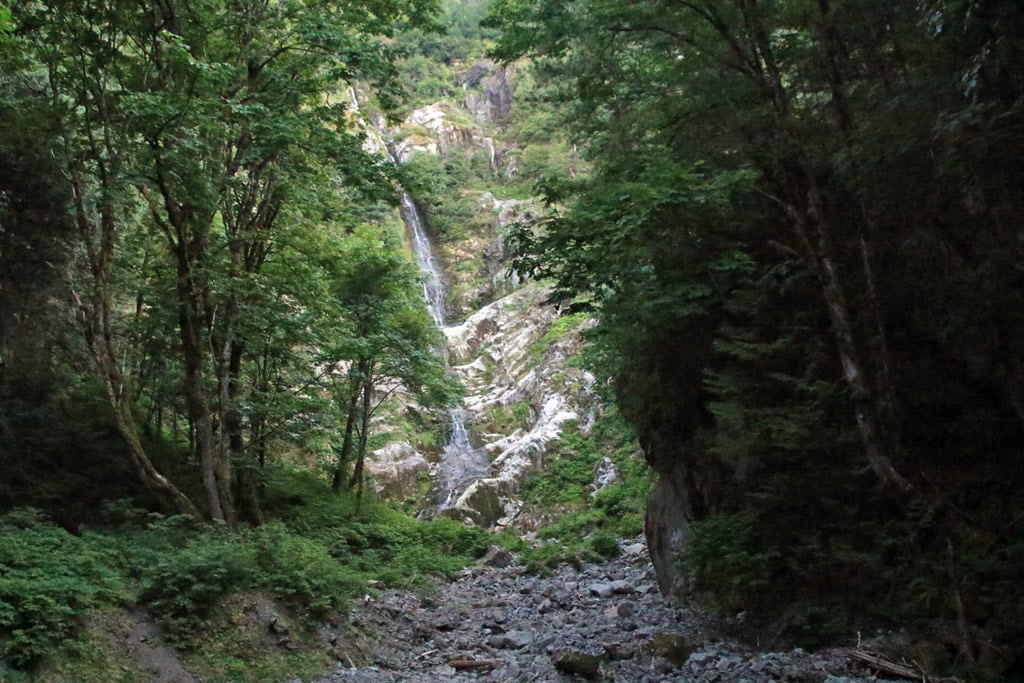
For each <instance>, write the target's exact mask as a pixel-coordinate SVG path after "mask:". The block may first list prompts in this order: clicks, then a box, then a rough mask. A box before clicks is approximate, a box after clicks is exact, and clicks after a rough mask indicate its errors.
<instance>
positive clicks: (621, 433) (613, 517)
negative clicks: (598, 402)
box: [523, 408, 653, 571]
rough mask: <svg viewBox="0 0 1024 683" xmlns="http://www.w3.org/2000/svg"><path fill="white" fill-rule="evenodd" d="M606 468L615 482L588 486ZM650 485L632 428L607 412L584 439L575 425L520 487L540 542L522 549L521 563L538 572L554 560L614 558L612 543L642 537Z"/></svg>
mask: <svg viewBox="0 0 1024 683" xmlns="http://www.w3.org/2000/svg"><path fill="white" fill-rule="evenodd" d="M609 463H611V464H612V465H613V466H614V470H615V472H616V476H615V479H614V481H612V482H611V483H610V484H608V485H607V486H605V487H603V488H600V489H598V488H597V487H596V486H595V480H596V478H597V476H598V473H599V471H601V470H607V469H608V465H609ZM652 481H653V477H652V474H651V472H650V470H649V469H648V467H647V465H646V464H645V463H644V461H643V459H642V458H641V457H640V456H639V454H638V448H637V443H636V437H635V436H634V434H633V431H632V429H631V428H630V426H629V424H628V423H627V422H626V421H625V420H624V419H623V418H622V416H621V415H619V413H618V411H616V410H615V409H614V408H608V409H606V410H605V412H604V413H602V415H601V416H600V417H598V419H597V420H596V421H595V423H594V426H593V428H592V429H591V430H590V432H589V433H584V432H583V431H581V430H580V429H579V428H578V426H576V427H574V428H570V429H568V430H567V431H566V433H565V434H563V435H562V438H561V439H560V440H559V442H558V443H557V444H555V445H554V447H553V448H552V455H551V458H550V460H549V462H547V463H546V466H545V467H544V468H543V469H542V470H541V471H540V472H539V473H538V474H535V475H534V476H532V477H530V478H529V479H527V480H526V482H525V484H524V487H523V497H524V500H525V502H526V505H527V508H528V510H529V511H530V512H531V513H533V514H534V515H537V516H539V517H540V518H541V519H543V520H545V524H544V525H543V526H542V527H541V528H540V529H539V530H538V532H537V536H538V538H539V539H541V540H542V541H543V542H542V543H540V544H538V545H535V546H533V547H530V548H527V549H525V550H524V551H523V562H524V564H525V565H526V567H527V568H528V569H529V570H531V571H544V570H546V569H548V568H550V567H552V566H554V565H557V564H559V563H561V562H569V563H573V564H581V563H583V562H586V561H594V560H600V559H607V558H611V557H615V556H616V555H618V553H619V545H618V539H620V538H629V537H633V536H636V535H637V534H639V533H641V532H642V531H643V509H644V505H645V503H646V499H647V494H648V492H649V491H650V487H651V483H652Z"/></svg>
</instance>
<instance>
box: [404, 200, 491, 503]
mask: <svg viewBox="0 0 1024 683" xmlns="http://www.w3.org/2000/svg"><path fill="white" fill-rule="evenodd" d="M401 208H402V220H403V221H405V225H406V228H407V229H408V231H409V237H410V242H411V243H412V249H413V253H414V254H415V255H416V260H417V262H418V263H419V266H420V270H422V271H423V298H424V299H425V300H426V303H427V309H428V310H429V311H430V317H431V318H433V320H434V324H435V325H437V327H438V329H440V330H443V329H444V327H445V322H446V321H445V317H446V306H445V297H446V291H445V286H444V279H443V278H442V276H441V268H440V267H439V266H438V264H437V259H436V258H435V257H434V250H433V247H432V245H431V244H430V238H429V237H428V235H427V230H426V227H425V225H424V221H423V216H422V215H421V214H420V210H419V208H418V207H417V206H416V203H415V202H414V201H413V200H412V197H410V196H409V193H408V192H403V193H402V207H401ZM445 355H446V356H447V352H446V350H445ZM449 421H450V431H449V434H448V440H447V443H446V445H445V447H444V452H443V454H442V456H441V462H440V467H439V469H440V473H439V474H440V476H439V477H438V481H437V482H436V490H437V491H438V496H437V500H438V503H439V504H440V507H442V508H444V507H448V506H450V505H452V504H453V503H454V502H455V501H456V499H457V498H458V495H459V493H460V492H461V491H462V490H464V489H465V487H466V486H467V485H469V484H470V483H471V482H472V481H473V480H475V479H479V478H481V477H484V476H486V475H487V473H488V470H489V469H490V462H489V461H488V459H487V457H486V455H485V454H484V453H483V452H482V451H481V450H480V449H477V448H474V447H473V444H472V443H471V442H470V439H469V431H468V430H467V429H466V412H465V411H464V410H462V409H460V408H453V409H452V410H451V411H450V412H449Z"/></svg>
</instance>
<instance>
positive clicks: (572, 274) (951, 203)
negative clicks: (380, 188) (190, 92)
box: [489, 0, 1024, 673]
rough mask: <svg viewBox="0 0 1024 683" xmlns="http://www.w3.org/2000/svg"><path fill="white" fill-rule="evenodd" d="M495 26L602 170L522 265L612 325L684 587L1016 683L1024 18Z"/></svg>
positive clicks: (505, 21)
mask: <svg viewBox="0 0 1024 683" xmlns="http://www.w3.org/2000/svg"><path fill="white" fill-rule="evenodd" d="M489 23H490V24H491V25H493V26H495V27H499V28H501V29H502V30H503V33H502V36H501V38H500V39H499V43H498V47H497V49H496V54H497V55H499V56H500V57H502V58H504V59H507V60H512V59H518V58H521V57H531V58H532V59H533V60H534V64H535V68H536V69H537V70H538V71H539V72H541V73H543V74H544V78H545V79H546V81H547V82H550V83H557V84H559V86H560V87H559V90H558V92H557V93H556V94H555V95H553V97H554V98H555V99H556V100H558V101H560V102H563V103H565V105H566V106H567V107H568V112H569V113H568V116H566V117H565V120H566V122H567V124H566V125H567V127H568V130H570V131H571V134H572V135H573V137H574V140H575V142H576V144H577V145H578V146H579V149H580V154H581V155H582V156H583V157H584V158H586V159H587V160H588V161H590V162H591V163H592V164H593V173H592V174H591V175H590V176H589V177H586V178H584V179H578V178H577V179H571V178H567V177H547V178H545V180H544V181H543V182H542V183H541V185H540V188H541V190H542V191H543V192H544V194H545V195H546V197H547V199H548V202H549V204H550V206H551V207H552V213H551V215H550V217H549V218H548V219H547V220H546V221H545V222H544V224H543V225H542V226H541V227H540V229H539V230H536V229H523V230H521V231H520V232H519V233H518V234H517V235H515V236H514V239H513V242H514V244H515V246H516V248H517V250H518V261H517V264H518V268H519V269H520V271H521V272H523V273H527V274H530V275H533V276H536V277H550V278H553V279H554V281H555V282H556V283H557V287H558V291H557V293H556V297H557V298H558V299H559V300H562V301H564V302H565V303H566V305H568V306H570V307H573V308H576V309H592V310H595V311H597V314H598V316H599V319H600V325H599V327H598V329H597V330H596V332H595V333H594V342H595V344H596V349H595V356H596V362H597V367H600V368H602V369H603V370H604V376H606V377H608V378H609V379H610V380H611V381H613V382H614V387H615V393H616V396H617V400H618V403H619V406H620V409H621V410H622V412H623V414H624V415H625V416H626V417H627V418H628V419H629V420H630V421H631V422H632V423H633V425H634V426H635V427H636V429H637V431H638V435H639V437H640V440H641V443H642V445H643V447H644V449H645V453H646V457H647V460H648V462H649V463H650V464H651V465H652V466H653V467H654V468H655V469H656V470H657V471H658V472H659V473H660V475H661V477H660V481H659V484H658V486H657V488H656V491H655V494H654V498H653V499H652V505H656V506H657V507H656V508H649V509H648V525H649V529H648V533H649V538H650V533H651V528H650V527H651V525H652V522H653V523H654V525H655V526H657V524H658V523H659V522H661V523H662V526H663V527H664V526H666V525H667V527H668V530H667V531H665V534H666V538H667V537H668V536H670V535H671V534H670V533H669V532H671V531H675V532H678V533H677V534H676V536H675V538H676V542H675V545H674V546H673V548H672V552H679V553H680V555H679V558H678V560H677V561H676V562H675V564H674V566H671V565H672V563H671V562H669V565H670V566H668V567H667V568H664V570H663V573H671V574H672V575H673V576H672V581H673V582H674V586H673V587H674V588H675V589H676V590H678V591H680V592H682V593H684V594H687V595H689V596H691V597H693V598H698V599H700V598H703V599H705V600H706V601H708V602H710V603H711V604H715V605H718V606H719V607H721V608H723V609H725V610H727V611H736V610H741V609H742V610H748V611H749V613H750V615H755V614H756V615H757V618H758V619H760V620H761V621H760V626H759V628H762V629H766V631H763V632H769V631H771V629H772V628H781V629H783V630H784V631H786V632H788V633H790V634H792V635H796V636H798V637H799V636H801V635H802V636H803V637H805V638H807V639H808V640H809V641H813V640H817V639H820V638H821V637H822V636H825V635H826V634H829V633H831V634H834V635H839V634H844V633H845V634H847V635H848V634H849V633H851V632H852V631H853V630H854V628H855V627H856V625H857V624H861V623H871V622H872V621H874V622H875V623H879V622H880V623H887V624H889V625H891V626H893V627H898V626H917V627H924V628H925V630H928V631H929V632H930V633H931V635H932V636H933V637H934V639H935V640H936V641H937V642H939V643H941V644H942V647H941V648H939V652H938V653H933V656H934V657H936V658H938V659H939V660H941V661H942V662H944V663H945V664H946V665H950V664H957V665H964V666H970V665H975V664H981V665H983V666H985V667H987V668H989V669H990V670H993V671H1002V670H1005V669H1007V668H1008V667H1010V668H1014V669H1015V670H1016V671H1017V672H1018V673H1019V672H1020V670H1021V666H1022V660H1021V650H1020V643H1021V642H1024V632H1022V631H1021V630H1020V629H1021V626H1020V625H1021V624H1022V623H1024V619H1022V617H1024V614H1022V612H1021V609H1022V605H1024V600H1022V599H1021V598H1022V596H1021V588H1020V587H1021V585H1024V584H1022V581H1021V579H1022V576H1021V568H1022V567H1024V555H1022V553H1024V518H1022V516H1021V514H1020V510H1021V509H1022V502H1024V501H1022V498H1021V484H1022V479H1024V462H1022V460H1021V454H1020V444H1021V443H1022V437H1024V431H1022V430H1024V410H1022V408H1024V402H1022V400H1024V383H1022V382H1024V374H1022V368H1024V366H1022V352H1024V347H1022V339H1024V338H1022V333H1024V328H1022V324H1024V318H1022V312H1024V307H1022V303H1024V302H1022V295H1024V289H1022V284H1024V280H1022V270H1021V244H1022V234H1021V232H1020V225H1021V216H1022V215H1024V192H1021V188H1024V155H1022V153H1021V151H1022V149H1024V147H1022V144H1024V118H1022V113H1024V110H1022V107H1024V70H1022V64H1024V60H1022V57H1024V55H1022V49H1024V13H1022V12H1021V10H1020V7H1019V6H1018V4H1017V3H1014V2H1001V1H999V0H993V1H991V2H989V1H984V0H983V1H979V2H973V1H970V2H956V1H950V2H947V1H945V0H936V1H935V2H924V3H912V2H895V3H890V2H875V1H873V0H855V1H851V2H837V1H830V0H819V1H816V2H804V1H799V0H797V1H793V2H789V1H785V2H773V3H758V2H748V1H746V0H736V1H734V2H732V1H723V2H719V1H711V0H694V1H692V2H690V1H687V2H659V1H655V0H651V1H645V2H631V3H607V2H600V1H595V0H590V1H588V0H580V1H577V2H567V3H563V2H546V1H544V0H497V1H496V2H495V3H494V5H493V6H492V10H491V18H490V20H489ZM652 515H653V519H652ZM659 516H660V517H661V518H662V519H658V518H659ZM667 518H671V519H670V520H668V521H666V519H667ZM680 538H682V539H683V540H681V541H679V539H680ZM826 637H827V636H826Z"/></svg>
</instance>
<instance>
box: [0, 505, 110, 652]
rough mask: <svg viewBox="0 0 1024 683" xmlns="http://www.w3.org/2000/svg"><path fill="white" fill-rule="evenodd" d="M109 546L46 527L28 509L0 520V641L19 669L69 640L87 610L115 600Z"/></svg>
mask: <svg viewBox="0 0 1024 683" xmlns="http://www.w3.org/2000/svg"><path fill="white" fill-rule="evenodd" d="M113 553H114V548H113V546H112V545H111V544H110V543H109V542H108V541H107V539H105V538H103V537H100V536H96V535H92V534H89V535H83V536H82V537H76V536H72V535H70V534H68V533H67V532H66V531H64V530H63V529H60V528H57V527H54V526H48V525H44V522H43V520H42V518H41V517H39V516H38V515H37V514H35V513H32V512H31V511H18V512H15V513H12V514H10V515H7V516H5V517H4V518H0V641H2V642H3V649H2V650H0V654H2V655H3V657H4V659H6V660H7V661H9V662H11V663H12V664H14V665H15V666H18V667H27V666H31V665H32V664H34V663H35V662H36V661H37V660H38V659H39V658H41V657H42V656H44V655H46V654H49V653H52V652H54V651H55V650H57V649H59V648H61V647H63V646H65V645H66V644H68V643H69V642H70V641H71V640H72V639H73V638H74V636H75V634H76V633H77V632H78V630H79V628H80V626H81V623H82V618H83V617H84V616H85V614H86V613H88V612H89V611H90V610H92V609H94V608H96V607H99V606H101V605H104V604H110V603H113V602H116V601H119V600H120V599H121V597H122V594H123V591H124V585H123V583H122V582H121V579H120V577H119V576H118V575H117V574H116V573H114V572H112V571H111V570H109V569H108V568H107V567H108V566H109V565H110V564H112V555H113Z"/></svg>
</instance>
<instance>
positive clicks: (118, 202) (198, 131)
mask: <svg viewBox="0 0 1024 683" xmlns="http://www.w3.org/2000/svg"><path fill="white" fill-rule="evenodd" d="M15 9H16V18H17V20H18V22H19V30H20V34H21V35H22V38H21V40H22V44H23V45H24V46H25V47H26V48H28V55H29V57H30V59H34V60H36V63H38V64H39V65H40V66H41V67H43V68H44V69H45V71H46V86H47V89H48V93H49V96H50V102H49V114H50V116H52V117H53V118H52V120H54V121H55V122H58V123H59V128H58V132H57V135H58V139H59V140H61V141H62V142H61V149H60V158H62V159H63V161H64V164H65V166H66V168H67V172H68V174H69V176H70V177H71V185H72V193H73V199H74V202H75V206H76V220H77V221H78V225H79V231H80V233H81V236H82V244H83V246H84V251H85V254H86V257H87V260H88V261H89V265H88V278H87V281H88V285H87V286H88V287H89V290H90V291H89V292H88V293H85V294H83V293H81V292H80V290H81V289H82V287H81V286H80V285H75V288H74V290H73V291H74V292H75V295H76V296H77V297H78V302H79V304H80V305H79V309H80V310H81V312H82V320H83V326H84V327H83V330H84V331H85V333H86V337H87V339H88V340H89V343H90V347H91V348H93V349H94V355H95V357H96V365H97V368H98V373H99V375H101V376H104V377H106V378H108V379H107V385H108V387H109V391H108V394H109V396H110V400H111V403H112V406H114V408H115V412H116V413H117V414H118V415H119V418H118V419H119V424H121V423H123V426H124V432H125V438H126V439H128V440H129V441H130V442H132V443H134V442H136V441H138V439H136V438H134V437H133V436H132V435H131V431H132V430H133V427H132V424H131V422H132V421H131V419H129V418H130V415H129V413H130V406H129V405H127V404H126V397H127V396H130V395H132V393H131V392H123V391H122V387H121V384H120V383H121V382H122V378H123V377H124V375H125V373H124V372H123V369H121V368H118V367H117V364H118V360H117V359H119V358H121V357H122V355H119V354H118V353H117V350H116V349H115V348H114V343H115V342H114V340H115V336H116V333H115V331H114V329H113V328H114V326H115V322H114V319H115V318H116V317H117V316H116V315H115V310H116V303H117V302H116V297H117V296H118V293H116V292H113V291H112V289H111V287H112V282H111V278H112V277H113V273H114V266H115V257H116V255H117V254H116V251H117V249H118V244H119V241H120V240H122V239H123V238H124V235H125V234H126V233H127V232H130V231H131V230H133V229H137V227H138V226H139V224H140V222H141V223H142V224H144V225H145V224H148V225H149V226H150V227H152V228H153V229H154V231H155V235H157V236H158V237H159V238H160V239H161V240H162V241H163V243H164V247H165V249H166V251H165V253H166V254H167V255H168V256H169V257H170V262H171V263H172V264H173V267H174V269H175V271H176V277H175V291H176V296H175V304H174V305H175V306H176V308H177V320H178V324H177V327H178V338H179V344H180V346H179V349H178V350H179V352H180V354H181V365H180V367H181V371H182V374H183V378H182V384H181V386H182V391H183V394H184V397H185V402H186V404H187V406H188V418H189V421H190V423H191V429H192V433H193V435H194V446H195V450H196V452H197V456H198V460H199V462H200V470H201V474H202V481H203V487H204V491H205V498H206V506H207V508H208V511H209V513H210V515H211V516H212V517H213V518H214V519H218V520H224V521H227V522H228V523H230V524H233V523H235V521H236V520H237V512H236V509H235V507H236V501H235V491H234V490H233V485H236V484H237V482H235V481H234V475H233V474H232V460H233V459H239V458H242V457H244V456H243V449H244V444H243V440H242V435H241V428H242V427H241V425H242V424H243V422H244V420H243V419H242V416H241V415H240V413H239V410H238V407H237V399H238V391H239V389H238V382H239V377H240V375H241V374H242V366H243V362H244V359H245V349H246V346H247V344H248V343H250V341H249V340H246V339H243V338H242V337H241V336H240V329H241V327H242V322H241V320H240V316H241V315H242V313H241V312H242V311H243V309H244V308H245V307H246V306H248V305H251V304H253V303H254V300H253V296H254V289H253V288H252V285H253V284H254V283H253V281H254V279H255V278H256V276H257V275H258V273H259V271H260V269H261V268H262V267H263V265H264V263H265V262H266V259H267V257H268V255H269V254H270V253H271V251H272V250H273V248H274V246H275V231H276V229H277V227H278V225H279V223H280V222H281V216H282V215H287V216H288V220H297V219H303V220H304V219H307V218H308V215H302V214H301V212H300V211H293V212H291V213H289V214H285V212H284V211H283V207H285V206H287V205H288V203H289V202H292V203H294V205H295V206H301V205H303V204H305V203H307V202H308V203H309V204H311V205H313V204H315V205H316V206H317V207H319V206H321V205H322V204H321V203H320V202H314V201H312V200H313V195H312V194H311V193H309V192H308V191H306V190H305V189H304V188H305V187H306V184H307V183H310V182H315V183H317V184H319V185H320V186H321V187H324V188H325V189H326V184H327V183H335V182H340V183H348V184H352V185H355V186H358V187H362V188H364V189H368V190H369V191H370V192H371V193H376V194H377V195H378V196H379V195H380V194H381V193H383V192H390V191H391V190H390V187H389V186H388V185H387V184H386V183H385V182H384V181H383V178H384V174H383V173H382V167H381V166H380V164H379V163H377V162H375V161H374V160H373V159H372V158H371V157H370V156H369V155H368V154H367V153H366V152H364V151H363V150H362V147H361V138H360V137H359V135H357V134H356V133H353V132H351V130H350V128H349V126H348V125H347V122H346V119H345V106H344V104H342V103H337V102H335V101H334V100H335V98H333V96H332V93H333V92H334V90H335V89H336V88H337V87H338V84H339V82H344V81H351V80H353V79H355V78H357V77H359V78H368V79H371V80H374V81H377V82H379V83H381V84H382V86H383V87H384V88H385V90H387V88H388V87H390V86H388V83H389V82H390V81H392V80H393V73H392V67H391V57H392V55H391V53H390V51H389V49H388V48H387V47H386V45H385V44H384V43H383V42H381V41H380V40H378V37H379V36H381V35H389V34H391V33H392V32H393V31H394V30H395V28H396V27H397V26H400V25H403V24H405V23H413V24H415V23H424V22H428V21H429V17H430V15H431V13H432V12H433V11H434V10H435V6H434V3H433V2H431V1H430V0H408V1H406V2H388V3H379V2H367V3H348V4H346V5H345V6H344V7H340V6H333V5H332V6H323V5H322V4H321V3H315V2H289V3H277V2H270V1H268V0H247V1H246V2H240V3H228V4H226V5H222V4H221V3H198V4H197V3H177V2H167V3H164V2H161V3H147V2H137V1H135V0H98V1H97V2H89V3H86V4H84V5H82V4H81V3H68V2H65V1H64V0H53V1H52V2H47V3H19V4H17V5H16V6H15ZM327 169H330V170H329V171H328V170H327ZM140 204H141V205H142V206H144V207H146V209H147V210H148V216H145V217H143V216H140V215H139V208H140ZM71 284H74V282H73V279H72V281H71ZM263 295H264V294H261V296H263ZM271 296H272V295H271ZM133 451H134V452H135V453H136V459H137V460H138V461H139V463H140V472H142V473H144V474H145V475H146V476H147V477H149V479H150V480H151V482H150V484H151V485H152V486H156V487H163V486H165V485H164V484H163V483H162V482H161V480H160V479H159V478H158V473H156V472H155V470H152V469H151V468H149V467H148V466H146V465H145V464H144V463H145V462H146V460H145V459H144V458H143V448H142V445H141V443H139V445H138V448H133ZM245 489H246V487H243V490H245ZM168 492H169V494H170V495H171V496H172V497H177V494H174V493H173V492H170V490H169V489H168ZM179 502H180V503H181V504H182V505H184V501H182V500H181V499H180V498H179ZM248 507H251V506H248Z"/></svg>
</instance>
